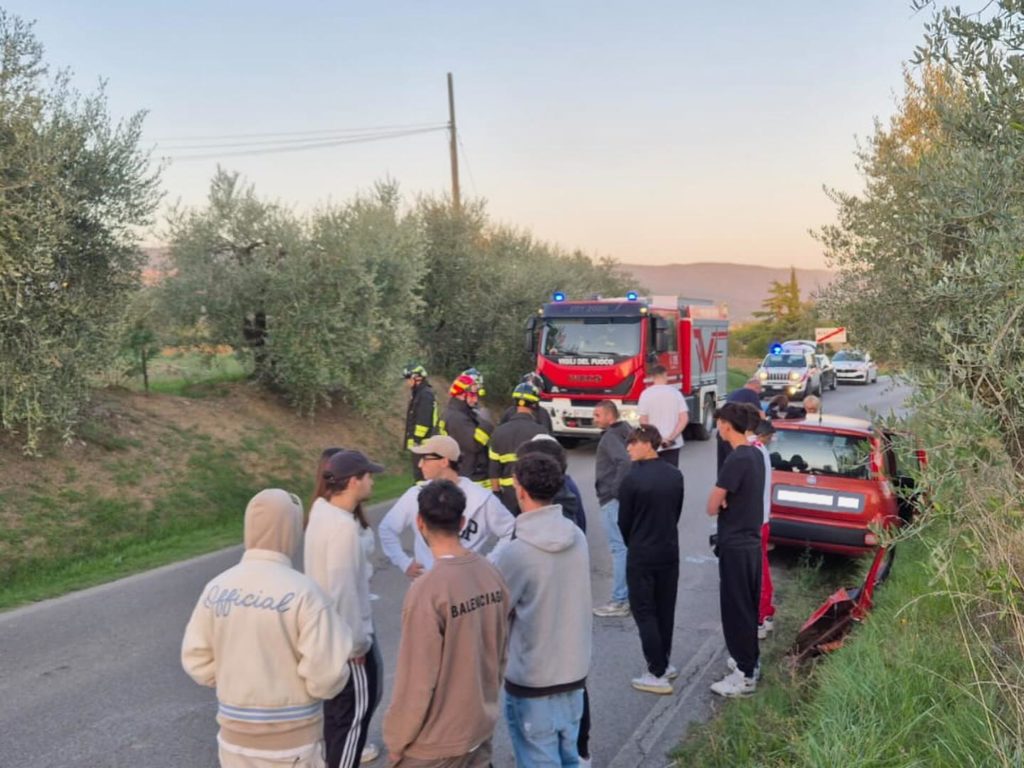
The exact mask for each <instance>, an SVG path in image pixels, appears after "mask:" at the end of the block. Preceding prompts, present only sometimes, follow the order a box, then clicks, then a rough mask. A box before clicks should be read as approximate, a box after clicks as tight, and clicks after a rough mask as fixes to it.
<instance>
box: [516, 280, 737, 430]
mask: <svg viewBox="0 0 1024 768" xmlns="http://www.w3.org/2000/svg"><path fill="white" fill-rule="evenodd" d="M527 344H528V346H529V350H530V352H531V354H536V355H537V373H538V374H540V376H541V379H542V380H543V390H542V392H541V407H543V408H544V409H545V410H546V411H547V412H548V413H550V414H551V421H552V424H553V426H554V432H555V435H556V436H558V437H560V438H563V439H570V440H571V439H573V438H580V437H593V436H597V435H599V434H600V430H599V429H598V428H597V427H596V426H595V425H594V405H596V404H597V403H598V402H599V401H601V400H605V399H608V400H613V401H615V403H616V404H617V405H618V406H619V411H620V413H621V415H622V418H623V419H624V420H626V421H628V422H630V423H632V424H636V423H638V418H639V417H638V414H637V408H636V405H637V399H638V398H639V397H640V393H641V392H642V391H643V390H644V388H645V387H647V386H649V385H650V384H651V376H650V374H649V373H648V371H649V370H650V368H651V367H652V366H654V365H655V364H657V363H661V364H662V365H664V366H665V368H667V369H668V375H669V383H671V384H674V385H676V386H678V387H679V389H680V391H682V393H683V396H684V397H685V398H686V403H687V405H688V406H689V408H690V425H689V426H688V427H687V432H686V435H687V436H688V437H690V438H693V439H696V440H707V439H708V437H710V435H711V431H712V429H713V428H714V417H713V414H714V411H715V408H716V407H717V406H718V404H719V403H720V402H721V401H722V400H724V399H725V396H726V394H727V386H728V385H727V381H728V368H727V365H728V344H729V321H728V317H727V315H726V311H725V309H724V307H720V306H715V305H714V304H712V303H711V302H710V301H706V300H701V299H684V298H680V297H678V296H651V297H641V296H638V295H637V294H636V293H635V292H633V291H631V292H629V293H627V294H626V296H624V297H621V298H611V299H605V298H594V299H585V300H568V299H567V298H566V296H565V295H564V294H562V293H555V294H554V296H553V300H552V301H550V302H548V303H547V304H545V305H543V306H542V307H541V308H540V309H538V310H537V314H536V316H534V317H532V318H531V319H530V321H529V322H528V324H527Z"/></svg>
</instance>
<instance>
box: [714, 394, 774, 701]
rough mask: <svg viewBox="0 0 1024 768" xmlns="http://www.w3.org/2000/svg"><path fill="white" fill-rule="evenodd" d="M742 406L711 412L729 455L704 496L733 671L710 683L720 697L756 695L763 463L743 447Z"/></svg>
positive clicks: (744, 422) (752, 449)
mask: <svg viewBox="0 0 1024 768" xmlns="http://www.w3.org/2000/svg"><path fill="white" fill-rule="evenodd" d="M746 408H747V407H746V406H745V405H741V404H739V403H726V404H725V405H723V406H722V407H721V408H719V409H718V411H716V412H715V420H716V421H717V423H718V431H719V434H721V435H722V438H723V439H724V440H725V441H726V442H728V443H729V445H730V447H731V448H732V451H731V452H730V453H729V455H728V457H726V459H725V463H724V464H723V465H722V469H721V471H719V473H718V480H717V481H716V483H715V487H714V488H713V489H712V491H711V494H710V496H709V497H708V506H707V513H708V514H709V515H711V516H712V517H715V516H717V518H718V533H717V536H718V539H717V548H718V577H719V582H720V584H719V603H720V607H721V612H722V632H723V634H724V635H725V644H726V647H727V648H728V649H729V655H730V656H731V657H732V659H733V664H734V666H735V668H734V669H733V670H732V672H730V673H729V674H728V675H726V676H725V677H724V678H723V679H721V680H719V681H718V682H716V683H713V684H712V686H711V690H712V691H714V692H715V693H717V694H719V695H720V696H730V697H731V696H749V695H750V694H752V693H754V691H755V690H757V672H758V659H759V656H760V650H759V648H758V642H757V619H758V605H759V603H760V599H761V567H762V564H761V529H762V524H763V522H764V484H765V480H766V477H765V474H766V473H765V464H764V456H763V454H762V453H761V451H760V449H759V448H757V447H755V446H753V445H751V444H749V443H748V442H747V436H746V429H747V426H748V419H749V417H748V413H747V410H746Z"/></svg>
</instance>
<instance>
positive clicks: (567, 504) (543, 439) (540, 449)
mask: <svg viewBox="0 0 1024 768" xmlns="http://www.w3.org/2000/svg"><path fill="white" fill-rule="evenodd" d="M528 453H546V454H547V455H548V456H550V457H551V458H553V459H554V460H555V461H557V462H558V466H560V467H561V468H562V475H563V477H564V480H563V482H562V487H561V489H560V490H559V491H558V493H557V494H556V495H555V498H554V499H553V500H552V503H553V504H560V505H561V507H562V514H563V515H565V516H566V517H567V518H569V519H570V520H572V521H573V522H574V523H576V525H577V526H578V527H579V529H580V530H581V531H583V532H584V533H586V532H587V513H586V510H584V509H583V494H582V493H580V487H579V486H578V485H576V481H575V480H573V479H572V476H571V475H570V474H569V457H568V456H567V455H566V453H565V448H563V447H562V444H561V443H559V442H558V441H557V440H556V439H555V438H553V437H551V435H545V434H543V433H542V434H539V435H534V436H533V437H532V438H530V440H528V441H527V442H525V443H523V444H522V445H520V446H519V449H518V450H517V451H516V460H517V461H518V460H519V459H521V458H522V457H523V456H525V455H526V454H528Z"/></svg>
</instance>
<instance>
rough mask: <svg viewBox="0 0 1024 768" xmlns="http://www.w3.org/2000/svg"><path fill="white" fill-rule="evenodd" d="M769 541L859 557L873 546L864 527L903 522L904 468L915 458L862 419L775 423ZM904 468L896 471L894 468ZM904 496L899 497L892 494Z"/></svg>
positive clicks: (906, 509)
mask: <svg viewBox="0 0 1024 768" xmlns="http://www.w3.org/2000/svg"><path fill="white" fill-rule="evenodd" d="M773 426H774V427H775V435H774V436H773V437H772V439H771V441H770V442H769V443H768V446H767V447H768V453H769V456H770V458H771V463H772V512H771V519H770V521H769V531H770V538H769V541H771V542H772V543H774V544H777V545H781V546H793V547H810V548H812V549H817V550H822V551H825V552H834V553H837V554H843V555H860V554H863V553H865V552H867V551H869V550H871V549H872V548H874V546H875V545H876V544H877V543H878V541H877V537H876V536H875V534H874V533H873V532H872V531H871V528H870V526H871V525H872V524H874V523H880V524H882V525H883V526H886V525H892V524H896V523H898V522H899V521H900V520H901V519H902V520H909V519H910V518H911V517H912V515H913V513H914V509H913V507H914V506H915V504H914V502H913V500H912V498H910V497H908V492H909V495H910V496H911V497H912V496H913V493H912V489H913V480H912V478H911V477H910V474H909V472H908V468H907V466H905V464H906V463H907V462H908V461H916V462H919V463H921V464H922V465H923V463H924V462H925V456H924V452H923V451H918V450H913V449H912V448H911V449H909V450H908V448H907V441H906V439H905V436H903V435H900V434H899V433H894V432H886V431H882V430H880V429H878V428H877V427H875V426H874V425H872V424H871V422H869V421H866V420H864V419H851V418H847V417H843V416H829V415H824V416H822V417H821V418H819V417H818V416H817V415H814V416H811V417H809V418H805V419H800V420H776V421H774V422H773ZM901 463H902V464H904V466H900V464H901ZM901 488H902V489H907V492H904V493H903V494H900V493H898V492H897V491H898V489H901Z"/></svg>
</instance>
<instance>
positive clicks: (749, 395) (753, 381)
mask: <svg viewBox="0 0 1024 768" xmlns="http://www.w3.org/2000/svg"><path fill="white" fill-rule="evenodd" d="M725 402H727V403H741V404H742V403H749V404H750V405H752V406H754V407H755V408H757V410H758V411H761V412H762V413H764V411H763V410H762V408H761V380H760V379H759V378H757V377H756V376H751V377H750V378H749V379H747V383H746V384H744V385H743V386H742V387H740V388H739V389H734V390H733V391H732V392H730V393H729V394H728V395H727V396H726V398H725ZM717 443H718V469H719V470H721V469H722V464H724V463H725V457H726V456H728V455H729V451H731V450H732V448H730V447H729V444H728V443H727V442H725V440H723V439H722V433H721V432H719V433H718V436H717Z"/></svg>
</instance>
